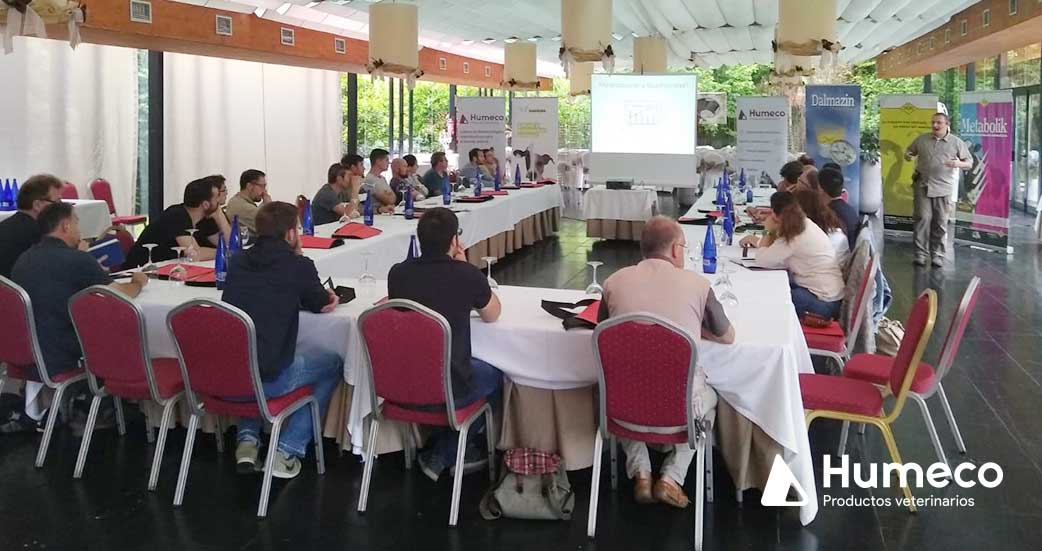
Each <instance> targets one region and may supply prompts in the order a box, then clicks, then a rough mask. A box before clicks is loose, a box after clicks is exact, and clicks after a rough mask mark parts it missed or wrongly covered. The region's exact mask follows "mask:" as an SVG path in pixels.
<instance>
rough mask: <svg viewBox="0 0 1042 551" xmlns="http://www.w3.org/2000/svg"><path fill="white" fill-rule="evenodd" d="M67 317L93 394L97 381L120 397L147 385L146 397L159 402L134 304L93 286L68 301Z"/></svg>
mask: <svg viewBox="0 0 1042 551" xmlns="http://www.w3.org/2000/svg"><path fill="white" fill-rule="evenodd" d="M69 317H70V318H72V326H73V328H74V329H75V330H76V338H78V339H79V341H80V349H81V350H82V351H83V360H84V362H83V364H84V367H85V368H86V369H87V373H88V374H89V377H90V379H89V380H90V384H91V387H92V388H93V389H94V390H95V391H97V390H98V388H99V386H98V380H97V379H98V378H100V379H102V381H104V384H105V387H106V388H107V389H108V390H109V391H110V392H111V393H113V394H116V395H118V396H122V395H123V392H121V390H122V389H126V388H128V387H139V388H140V386H142V385H143V384H147V386H148V391H149V396H150V397H151V398H152V399H153V400H155V401H157V402H158V401H160V397H159V392H158V391H157V389H156V381H155V376H154V374H153V373H152V366H151V359H150V356H149V353H148V338H147V337H146V331H145V316H144V314H143V313H142V312H141V308H140V307H139V306H138V305H137V304H135V303H134V302H133V301H132V300H130V299H129V298H127V296H126V295H124V294H122V293H120V292H119V291H117V290H115V289H113V288H112V287H109V286H106V285H94V286H92V287H88V288H86V289H84V290H82V291H80V292H78V293H76V294H75V295H73V296H72V298H71V299H69ZM126 397H127V398H138V397H137V396H126Z"/></svg>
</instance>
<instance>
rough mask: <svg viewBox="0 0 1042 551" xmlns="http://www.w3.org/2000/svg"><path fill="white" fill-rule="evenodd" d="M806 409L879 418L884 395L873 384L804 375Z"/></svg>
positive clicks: (833, 377) (829, 376) (802, 379)
mask: <svg viewBox="0 0 1042 551" xmlns="http://www.w3.org/2000/svg"><path fill="white" fill-rule="evenodd" d="M800 394H802V395H803V409H818V410H827V411H839V412H843V413H854V414H858V415H870V416H878V415H879V414H880V412H881V410H882V409H883V395H882V394H881V393H880V392H879V389H878V388H876V387H875V385H873V384H872V383H868V382H865V381H858V380H855V379H847V378H844V377H837V376H834V375H818V374H812V373H801V374H800Z"/></svg>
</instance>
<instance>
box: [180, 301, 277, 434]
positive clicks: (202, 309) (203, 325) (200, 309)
mask: <svg viewBox="0 0 1042 551" xmlns="http://www.w3.org/2000/svg"><path fill="white" fill-rule="evenodd" d="M166 325H167V328H168V329H169V330H170V334H171V335H173V337H174V345H175V348H176V349H177V359H178V361H179V363H180V365H181V377H182V378H183V379H184V384H185V395H186V396H187V397H188V400H189V403H191V405H192V407H193V408H194V409H196V411H200V404H201V403H205V401H206V398H207V397H213V398H217V399H226V398H236V399H243V398H249V397H251V396H252V397H253V398H254V399H255V400H257V403H258V405H259V406H260V411H261V413H262V414H263V415H264V416H265V418H266V419H269V420H270V419H271V418H272V417H273V416H272V415H271V412H270V411H269V410H268V403H267V400H264V399H262V398H261V397H263V396H264V386H263V384H262V383H261V380H260V372H259V368H258V366H257V330H256V328H255V327H254V325H253V320H252V319H250V317H249V315H247V314H246V312H243V311H242V310H240V309H238V308H236V307H234V306H232V305H230V304H225V303H223V302H217V301H214V300H209V299H197V300H192V301H189V302H186V303H184V304H182V305H180V306H178V307H177V308H174V309H173V310H171V311H170V313H169V314H167V316H166Z"/></svg>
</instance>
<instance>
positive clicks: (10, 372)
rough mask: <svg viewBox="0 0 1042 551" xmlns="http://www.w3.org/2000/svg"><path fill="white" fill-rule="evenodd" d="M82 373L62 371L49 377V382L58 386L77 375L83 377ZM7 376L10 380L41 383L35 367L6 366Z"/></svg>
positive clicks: (78, 370)
mask: <svg viewBox="0 0 1042 551" xmlns="http://www.w3.org/2000/svg"><path fill="white" fill-rule="evenodd" d="M83 373H84V371H83V369H82V368H77V369H70V370H68V371H63V372H61V373H59V374H57V375H51V380H52V381H54V382H55V383H59V384H60V383H63V382H65V381H68V380H69V379H71V378H73V377H75V376H77V375H83ZM7 376H8V377H10V378H12V379H20V380H23V381H36V382H38V383H39V382H41V381H40V373H39V372H38V371H36V366H35V365H8V366H7Z"/></svg>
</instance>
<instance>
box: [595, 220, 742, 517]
mask: <svg viewBox="0 0 1042 551" xmlns="http://www.w3.org/2000/svg"><path fill="white" fill-rule="evenodd" d="M686 248H687V243H686V240H685V238H684V231H683V230H682V229H681V227H680V225H679V224H677V222H676V221H674V220H671V219H669V218H666V217H664V216H656V217H654V218H652V219H651V220H649V221H648V223H647V225H646V226H645V227H644V234H643V235H642V237H641V240H640V252H641V254H642V255H643V257H644V260H643V261H641V262H640V264H637V265H636V266H630V267H628V268H623V269H621V270H619V271H618V272H615V273H614V274H613V275H612V276H611V277H609V278H608V279H607V281H605V282H604V294H603V300H602V301H601V308H600V311H599V312H598V317H599V318H600V319H601V320H604V319H607V318H609V317H616V316H622V315H625V314H634V313H637V312H648V313H651V314H656V315H659V316H662V317H664V318H666V319H668V320H669V321H671V322H673V323H675V324H677V325H679V326H680V327H682V328H684V329H686V330H687V331H688V332H690V333H691V336H692V337H694V339H695V340H696V341H698V340H699V339H700V338H704V339H708V340H713V341H716V342H721V343H725V344H730V343H732V342H734V328H733V327H731V322H730V321H728V319H727V315H726V314H725V313H724V309H723V307H722V306H721V305H720V303H719V302H718V301H717V300H716V295H715V294H714V293H713V288H712V286H711V285H710V283H709V280H707V279H706V278H705V277H703V276H702V275H700V274H697V273H695V272H691V271H687V270H684V256H685V254H684V250H685V249H686ZM648 367H649V368H650V367H652V366H648ZM677 384H684V381H677ZM692 385H693V389H692V390H693V392H696V393H697V394H696V396H700V397H701V400H696V403H701V404H702V411H696V412H695V414H696V415H710V416H711V415H712V414H713V410H714V409H715V407H716V392H714V391H713V389H712V388H710V387H709V386H708V384H707V383H706V379H705V373H704V372H703V371H702V369H701V367H699V370H698V373H696V374H695V378H694V380H693V381H692ZM620 424H622V425H623V426H626V427H627V428H630V429H631V430H647V429H642V428H641V427H636V426H634V425H631V424H629V423H622V422H620ZM654 429H656V430H660V429H659V428H658V427H655V428H654ZM651 432H654V430H652V431H651ZM620 442H621V443H622V447H623V450H625V452H626V473H627V474H628V475H629V477H630V478H632V479H634V480H635V485H634V489H633V494H634V497H635V498H636V500H637V502H638V503H651V502H653V501H656V500H657V501H660V502H662V503H666V504H669V505H672V506H674V507H681V508H683V507H687V505H688V499H687V495H685V494H684V489H683V486H684V478H685V477H686V476H687V469H688V466H689V465H690V464H691V459H692V458H693V457H694V455H695V451H694V450H692V449H691V448H689V447H688V445H687V444H686V443H685V444H677V445H674V446H672V452H671V453H670V454H669V456H668V457H667V458H666V460H665V462H664V463H663V464H662V474H661V476H660V478H659V479H658V481H657V482H655V484H654V487H652V483H651V460H650V459H649V457H648V448H647V446H646V445H645V444H644V443H643V442H639V441H636V440H627V439H625V438H621V439H620ZM707 453H712V451H711V450H707Z"/></svg>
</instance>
